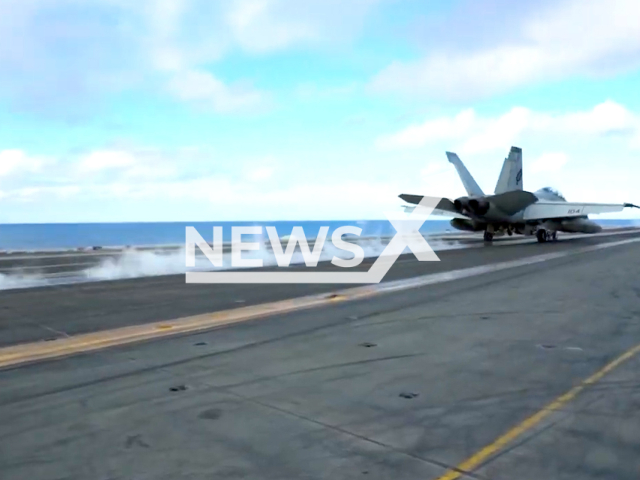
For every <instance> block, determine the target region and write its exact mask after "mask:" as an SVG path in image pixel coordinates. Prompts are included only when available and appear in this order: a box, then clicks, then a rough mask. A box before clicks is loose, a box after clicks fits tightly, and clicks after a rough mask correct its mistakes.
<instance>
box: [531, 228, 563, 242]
mask: <svg viewBox="0 0 640 480" xmlns="http://www.w3.org/2000/svg"><path fill="white" fill-rule="evenodd" d="M536 238H537V239H538V243H544V242H555V241H556V240H557V239H558V232H555V231H554V232H550V231H548V230H545V229H544V228H540V229H539V230H538V231H537V232H536Z"/></svg>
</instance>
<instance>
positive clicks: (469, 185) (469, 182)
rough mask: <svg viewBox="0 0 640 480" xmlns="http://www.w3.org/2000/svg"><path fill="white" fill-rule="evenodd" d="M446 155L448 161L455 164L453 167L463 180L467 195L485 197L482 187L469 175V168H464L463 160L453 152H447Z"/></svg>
mask: <svg viewBox="0 0 640 480" xmlns="http://www.w3.org/2000/svg"><path fill="white" fill-rule="evenodd" d="M446 153H447V159H449V162H450V163H453V166H454V167H456V170H457V171H458V176H459V177H460V180H462V185H464V188H465V190H466V191H467V194H468V195H472V196H479V197H484V192H483V191H482V189H481V188H480V186H479V185H478V184H477V183H476V181H475V180H474V178H473V177H472V176H471V174H470V173H469V170H467V167H465V166H464V163H462V160H460V158H458V155H456V154H455V153H452V152H446Z"/></svg>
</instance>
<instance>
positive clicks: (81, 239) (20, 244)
mask: <svg viewBox="0 0 640 480" xmlns="http://www.w3.org/2000/svg"><path fill="white" fill-rule="evenodd" d="M596 221H598V220H596ZM598 223H600V224H601V225H603V226H610V227H612V226H632V225H640V220H610V219H607V220H600V221H598ZM346 225H352V226H357V227H359V228H361V229H362V233H361V236H368V237H369V236H371V237H380V236H388V235H393V233H395V229H394V228H393V225H391V223H390V222H389V221H388V220H350V221H349V220H344V221H343V220H341V221H335V220H329V221H273V222H166V223H164V222H163V223H144V222H140V223H56V224H46V223H43V224H0V250H3V251H15V250H20V251H48V250H60V249H77V248H91V247H121V246H153V245H182V244H184V242H185V228H186V227H188V226H191V227H195V228H196V230H197V231H198V233H200V235H202V237H203V238H204V239H205V240H213V227H214V226H222V227H223V238H224V241H230V240H231V227H232V226H262V227H266V226H274V227H276V230H277V232H278V234H279V236H280V237H283V236H285V235H290V234H291V229H292V228H293V227H294V226H301V227H303V229H304V232H305V234H306V236H307V238H315V237H316V235H317V233H318V231H319V229H320V227H322V226H328V227H329V235H331V232H333V230H335V229H336V228H338V227H341V226H346ZM421 231H422V233H424V234H427V235H429V234H437V233H444V232H447V231H453V228H452V227H451V226H450V225H449V221H448V220H429V221H426V222H425V223H424V224H423V225H422V228H421ZM265 235H266V232H265Z"/></svg>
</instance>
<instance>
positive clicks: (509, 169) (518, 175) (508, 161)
mask: <svg viewBox="0 0 640 480" xmlns="http://www.w3.org/2000/svg"><path fill="white" fill-rule="evenodd" d="M522 189H523V188H522V149H521V148H519V147H511V150H510V151H509V156H508V157H507V158H505V159H504V163H503V164H502V170H501V171H500V177H498V183H496V189H495V194H496V195H497V194H500V193H505V192H511V191H514V190H522Z"/></svg>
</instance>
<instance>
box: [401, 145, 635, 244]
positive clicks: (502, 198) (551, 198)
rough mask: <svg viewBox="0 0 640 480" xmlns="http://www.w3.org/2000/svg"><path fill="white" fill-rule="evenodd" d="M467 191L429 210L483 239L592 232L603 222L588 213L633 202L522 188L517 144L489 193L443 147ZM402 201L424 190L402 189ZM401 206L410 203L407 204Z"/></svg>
mask: <svg viewBox="0 0 640 480" xmlns="http://www.w3.org/2000/svg"><path fill="white" fill-rule="evenodd" d="M446 154H447V158H448V159H449V162H451V163H452V164H453V165H454V167H455V168H456V170H457V171H458V175H459V176H460V179H461V180H462V184H463V185H464V188H465V189H466V191H467V196H464V197H460V198H456V199H455V200H450V199H448V198H442V199H441V200H440V201H439V202H438V204H437V206H436V208H435V209H434V210H433V213H432V214H433V215H442V216H447V217H453V219H452V220H451V226H452V227H454V228H456V229H458V230H464V231H470V232H484V239H485V241H487V242H490V241H492V240H493V236H494V234H498V235H503V234H505V233H506V234H508V235H513V234H514V233H516V234H520V235H535V236H536V237H537V239H538V242H540V243H542V242H546V241H549V240H556V239H557V232H572V233H597V232H599V231H601V230H602V227H601V226H600V225H598V224H596V223H595V222H593V221H591V220H589V217H588V215H589V214H598V213H610V212H620V211H622V210H623V209H625V208H630V207H635V208H640V207H638V206H637V205H633V204H631V203H621V204H613V203H575V202H568V201H567V199H566V198H564V196H562V194H560V192H558V191H557V190H554V189H553V188H550V187H545V188H542V189H540V190H537V191H536V192H533V193H532V192H527V191H526V190H523V187H522V149H521V148H518V147H511V151H510V152H509V156H508V157H507V158H506V159H505V160H504V164H503V166H502V171H501V172H500V177H498V183H497V184H496V188H495V191H494V194H493V195H485V193H484V192H483V191H482V189H481V188H480V187H479V186H478V184H477V183H476V181H475V180H474V179H473V177H472V176H471V174H470V173H469V171H468V170H467V169H466V167H465V166H464V164H463V163H462V161H461V160H460V158H458V155H456V154H455V153H451V152H446ZM400 198H401V199H402V200H404V201H405V202H407V203H410V204H415V205H418V204H419V203H420V201H422V199H423V198H425V197H424V196H423V195H408V194H402V195H400ZM405 208H406V209H413V208H415V207H411V206H408V205H407V206H406V207H405Z"/></svg>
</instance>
